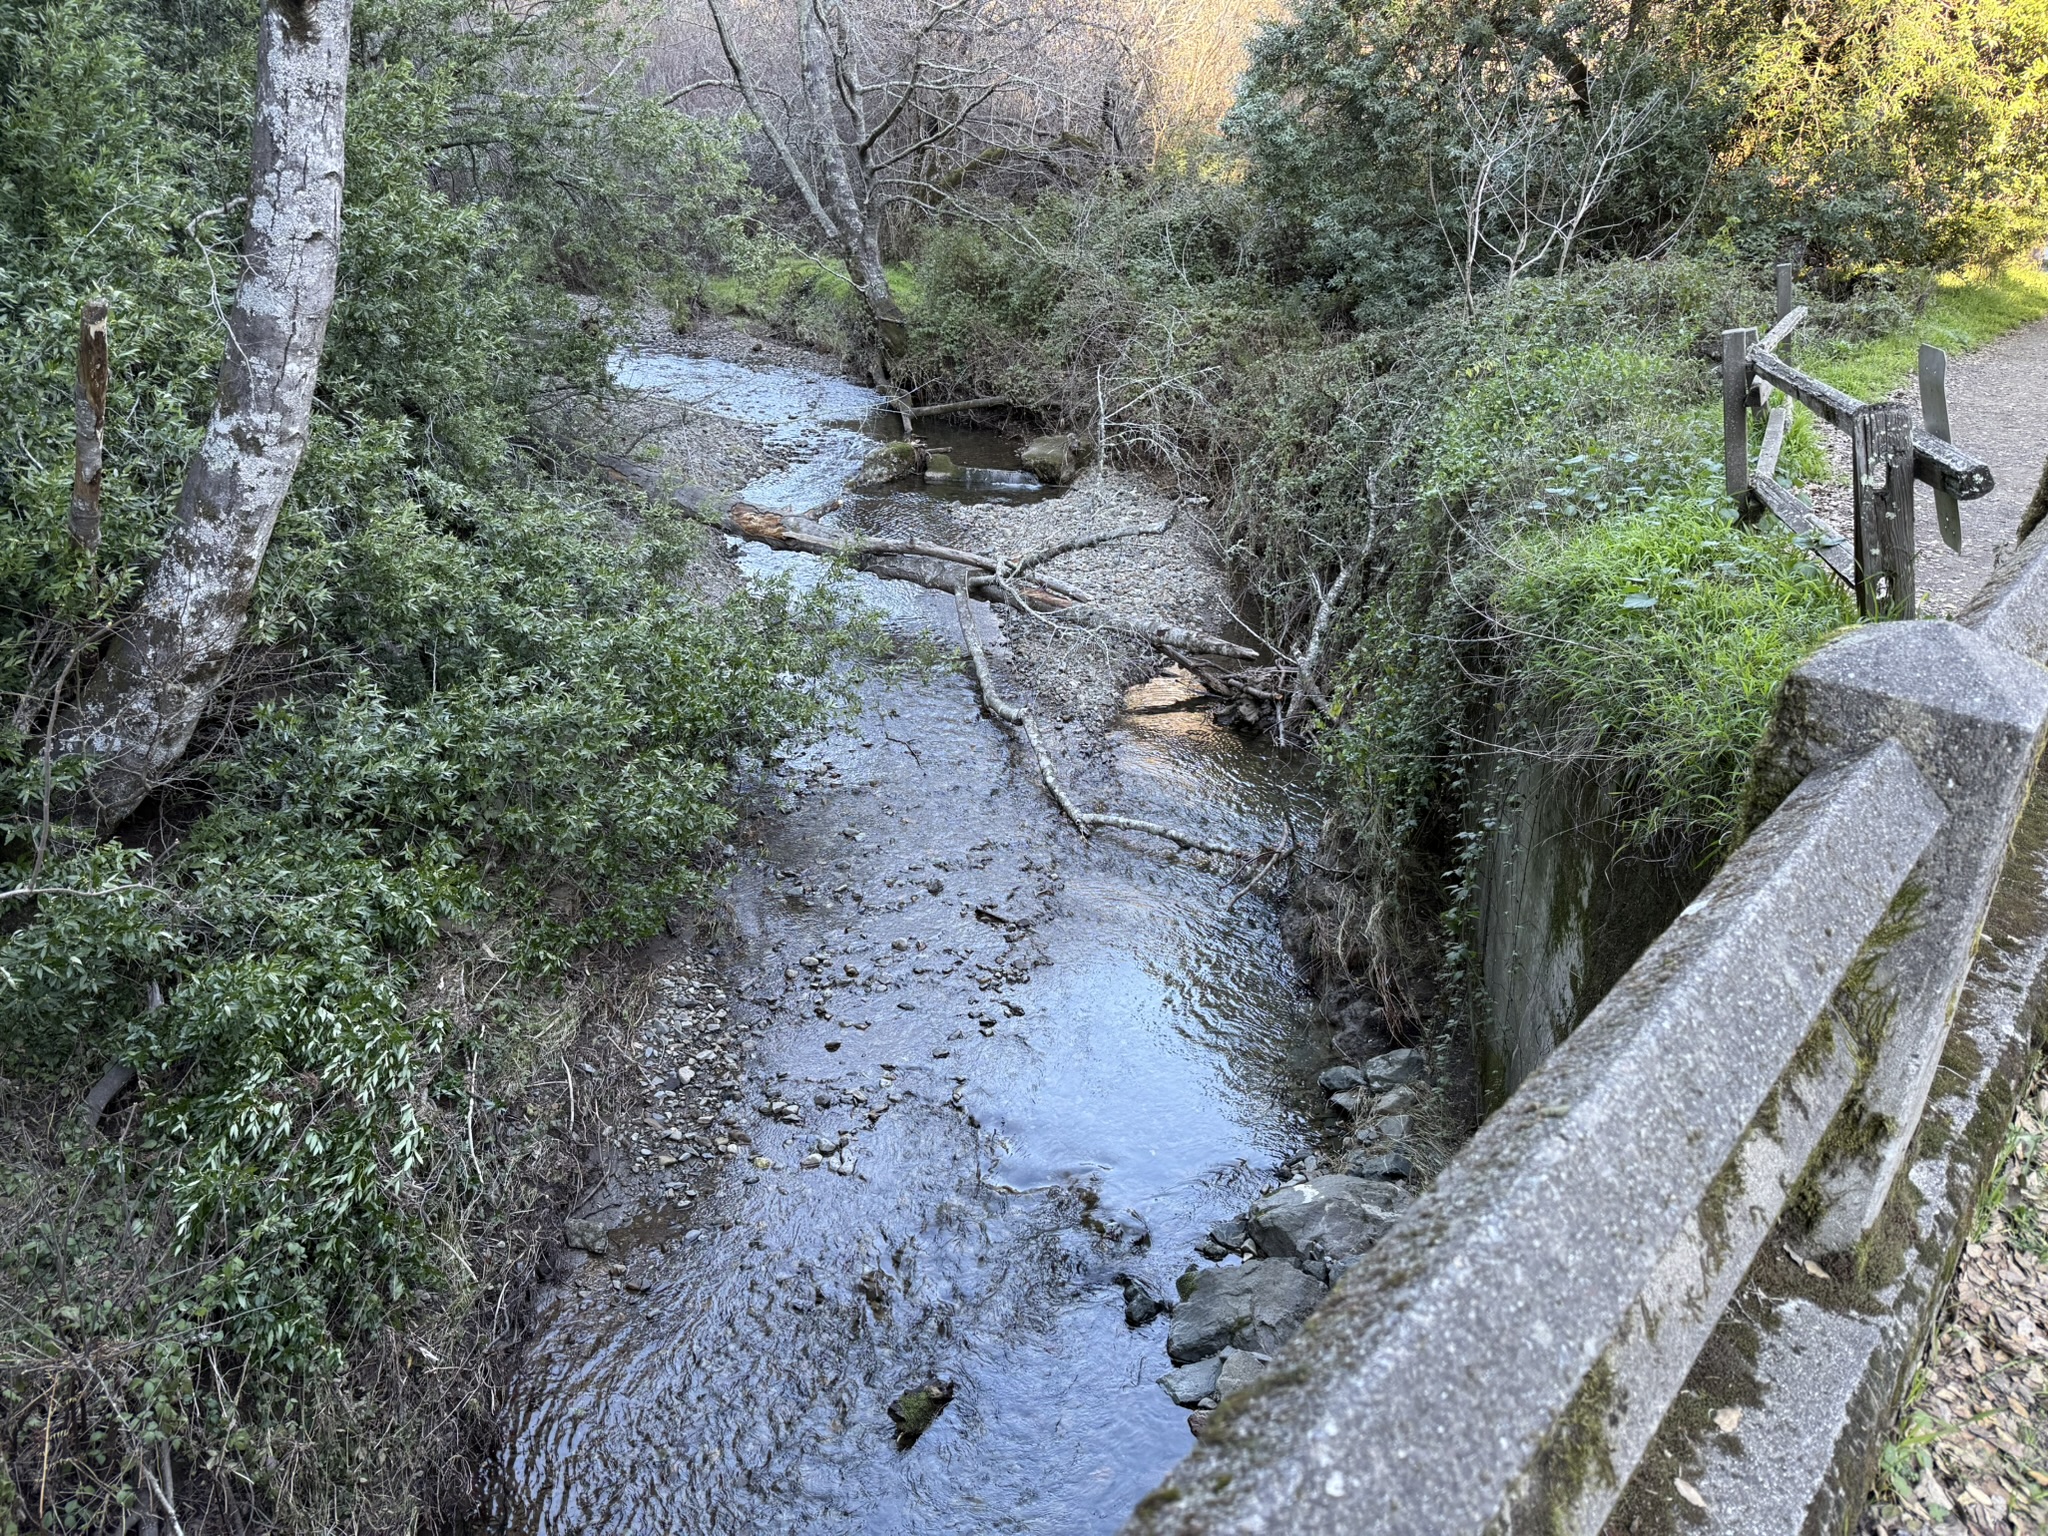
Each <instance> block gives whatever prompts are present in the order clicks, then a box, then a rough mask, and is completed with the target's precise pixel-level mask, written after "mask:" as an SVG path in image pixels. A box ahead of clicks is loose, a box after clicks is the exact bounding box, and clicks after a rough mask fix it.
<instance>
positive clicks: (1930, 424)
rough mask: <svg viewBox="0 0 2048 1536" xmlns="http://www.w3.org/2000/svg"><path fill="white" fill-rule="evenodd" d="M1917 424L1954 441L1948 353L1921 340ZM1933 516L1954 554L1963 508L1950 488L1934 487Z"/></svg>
mask: <svg viewBox="0 0 2048 1536" xmlns="http://www.w3.org/2000/svg"><path fill="white" fill-rule="evenodd" d="M1920 425H1922V426H1923V427H1925V428H1926V429H1927V435H1928V436H1929V437H1938V438H1940V439H1941V440H1942V441H1943V442H1944V443H1948V442H1954V441H1955V439H1954V438H1952V437H1950V436H1949V428H1948V354H1947V353H1946V352H1944V351H1942V350H1941V348H1939V347H1930V346H1928V345H1927V343H1926V342H1924V341H1923V342H1921V343H1920ZM1934 515H1935V518H1936V520H1937V521H1938V522H1939V523H1940V525H1941V542H1942V543H1944V544H1946V545H1947V546H1948V547H1949V548H1950V549H1952V550H1954V551H1955V552H1956V553H1957V554H1959V555H1960V554H1961V553H1962V552H1963V508H1962V504H1961V503H1960V502H1958V501H1957V500H1956V498H1955V493H1954V492H1953V491H1946V490H1943V489H1942V488H1941V487H1940V486H1938V485H1937V486H1935V487H1934Z"/></svg>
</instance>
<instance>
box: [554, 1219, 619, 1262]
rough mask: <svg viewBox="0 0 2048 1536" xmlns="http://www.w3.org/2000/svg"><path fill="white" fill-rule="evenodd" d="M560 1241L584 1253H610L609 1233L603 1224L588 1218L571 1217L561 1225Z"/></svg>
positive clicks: (610, 1240)
mask: <svg viewBox="0 0 2048 1536" xmlns="http://www.w3.org/2000/svg"><path fill="white" fill-rule="evenodd" d="M562 1241H563V1242H564V1243H566V1244H568V1246H569V1247H571V1248H580V1249H582V1250H583V1251H584V1252H585V1253H595V1254H600V1255H602V1254H607V1253H610V1252H611V1251H612V1239H611V1233H610V1232H609V1231H608V1230H606V1228H605V1224H604V1223H603V1222H601V1221H597V1220H594V1219H592V1218H591V1217H588V1216H571V1217H570V1218H569V1219H568V1220H566V1221H564V1222H563V1223H562Z"/></svg>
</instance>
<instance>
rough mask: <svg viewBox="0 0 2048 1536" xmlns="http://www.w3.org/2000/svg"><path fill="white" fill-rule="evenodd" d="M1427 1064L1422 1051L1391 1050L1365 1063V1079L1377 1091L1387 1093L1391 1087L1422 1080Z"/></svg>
mask: <svg viewBox="0 0 2048 1536" xmlns="http://www.w3.org/2000/svg"><path fill="white" fill-rule="evenodd" d="M1425 1066H1426V1063H1425V1062H1424V1061H1423V1059H1422V1052H1420V1051H1417V1050H1402V1051H1389V1052H1387V1054H1386V1055H1384V1056H1375V1057H1373V1059H1372V1060H1371V1061H1368V1062H1367V1063H1366V1064H1365V1080H1366V1081H1367V1082H1368V1083H1370V1084H1372V1087H1373V1090H1374V1091H1375V1092H1377V1093H1385V1092H1386V1091H1387V1090H1388V1089H1389V1088H1399V1087H1401V1086H1403V1085H1404V1084H1407V1083H1419V1082H1421V1081H1422V1076H1423V1069H1424V1067H1425Z"/></svg>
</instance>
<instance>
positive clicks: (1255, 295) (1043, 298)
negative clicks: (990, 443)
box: [904, 175, 1316, 471]
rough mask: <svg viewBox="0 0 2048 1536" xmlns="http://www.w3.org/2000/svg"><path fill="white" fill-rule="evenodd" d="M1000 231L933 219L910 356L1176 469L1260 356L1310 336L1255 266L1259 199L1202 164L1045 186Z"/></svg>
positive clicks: (924, 367)
mask: <svg viewBox="0 0 2048 1536" xmlns="http://www.w3.org/2000/svg"><path fill="white" fill-rule="evenodd" d="M1017 218H1018V221H1019V227H1018V228H1017V229H1016V230H1014V231H1013V232H1012V233H1010V234H1009V235H1008V236H1006V237H1003V238H992V237H991V236H990V235H989V234H988V233H987V232H985V230H984V229H983V228H982V227H981V226H979V225H976V224H966V223H962V224H955V225H949V226H945V227H942V228H940V229H937V230H934V231H932V232H931V233H930V234H929V235H927V237H926V238H925V241H924V243H923V246H922V249H921V251H920V254H919V259H918V263H917V267H916V273H917V303H916V304H915V306H914V307H911V308H910V309H909V310H908V313H909V320H910V330H911V349H910V355H909V357H908V359H907V360H906V362H905V365H904V366H905V369H906V372H907V373H908V375H909V376H910V377H912V378H913V379H918V378H922V379H924V380H927V381H936V380H938V379H944V380H945V385H944V388H945V389H946V390H948V391H952V390H957V391H959V392H961V393H964V394H968V395H999V396H1002V397H1004V398H1005V399H1008V400H1011V401H1013V402H1014V403H1015V404H1016V405H1017V406H1018V407H1020V408H1022V409H1025V410H1029V411H1033V412H1036V413H1038V414H1040V415H1043V416H1046V417H1050V418H1053V419H1056V420H1060V421H1063V422H1075V423H1081V424H1084V425H1085V428H1086V431H1087V432H1088V435H1090V436H1100V437H1102V438H1104V439H1106V441H1107V444H1108V446H1109V447H1110V448H1111V450H1112V451H1114V450H1116V449H1118V448H1124V449H1127V450H1132V451H1136V452H1140V453H1143V454H1145V455H1146V456H1148V457H1151V458H1153V459H1155V460H1158V461H1163V462H1166V463H1169V464H1173V465H1176V466H1177V467H1180V468H1182V469H1183V470H1194V471H1199V470H1202V469H1204V468H1208V467H1211V466H1208V465H1206V464H1205V463H1203V462H1202V461H1203V458H1204V456H1205V455H1206V454H1207V453H1208V452H1209V450H1210V449H1211V448H1212V447H1213V446H1214V445H1216V444H1218V443H1220V442H1221V441H1222V440H1223V438H1224V436H1225V435H1226V433H1227V427H1228V422H1229V420H1230V418H1231V417H1232V416H1233V415H1234V414H1235V413H1237V412H1238V411H1239V410H1241V409H1242V401H1241V399H1240V391H1242V390H1244V389H1245V388H1247V387H1248V386H1252V385H1254V384H1255V375H1256V373H1257V368H1258V362H1259V359H1261V358H1263V357H1265V356H1267V355H1268V354H1270V353H1272V352H1274V351H1276V350H1278V349H1280V348H1283V347H1288V346H1292V345H1300V344H1304V343H1307V342H1309V341H1311V340H1313V339H1314V338H1315V336H1316V333H1315V331H1314V329H1313V327H1312V326H1311V325H1310V323H1309V321H1308V318H1307V316H1306V314H1305V313H1304V312H1303V310H1302V308H1301V306H1300V305H1299V304H1298V303H1296V302H1295V301H1294V300H1293V299H1292V298H1291V297H1290V296H1289V295H1288V294H1287V293H1286V292H1284V291H1283V290H1281V289H1278V288H1276V287H1275V286H1274V285H1273V284H1272V283H1271V282H1270V281H1269V280H1268V279H1267V278H1266V277H1265V276H1264V275H1263V274H1262V273H1261V272H1260V271H1259V269H1258V267H1257V264H1256V262H1255V261H1254V259H1253V256H1252V250H1251V240H1252V236H1253V234H1254V231H1255V230H1256V227H1257V224H1258V220H1259V208H1258V205H1257V203H1256V202H1255V201H1254V200H1252V199H1251V198H1250V197H1248V196H1247V195H1246V194H1245V192H1244V190H1243V188H1242V187H1240V186H1237V185H1235V184H1232V183H1229V182H1224V181H1218V180H1215V179H1212V178H1208V177H1204V176H1198V175H1188V176H1179V175H1165V176H1160V177H1156V178H1151V179H1146V180H1141V181H1138V182H1135V183H1132V184H1127V185H1126V184H1118V183H1114V182H1112V183H1107V184H1104V185H1102V186H1099V187H1097V188H1095V189H1093V190H1091V191H1089V192H1086V193H1076V194H1047V195H1045V196H1044V197H1041V198H1040V199H1038V201H1037V202H1035V203H1034V204H1033V205H1032V206H1031V207H1029V208H1028V209H1024V210H1020V211H1019V213H1018V215H1017Z"/></svg>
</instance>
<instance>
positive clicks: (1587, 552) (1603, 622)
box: [1493, 476, 1855, 846]
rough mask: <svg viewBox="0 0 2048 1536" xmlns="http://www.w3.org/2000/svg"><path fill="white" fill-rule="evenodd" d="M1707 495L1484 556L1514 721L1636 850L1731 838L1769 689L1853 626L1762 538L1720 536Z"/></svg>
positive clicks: (1823, 586) (1551, 531) (1798, 557)
mask: <svg viewBox="0 0 2048 1536" xmlns="http://www.w3.org/2000/svg"><path fill="white" fill-rule="evenodd" d="M1704 479H1705V477H1704V476H1703V477H1702V480H1703V481H1704ZM1724 499H1725V498H1723V497H1721V496H1720V495H1718V494H1717V493H1716V491H1715V489H1714V488H1713V487H1712V486H1711V485H1708V484H1705V483H1700V484H1697V485H1695V486H1693V487H1692V488H1690V489H1689V491H1687V492H1685V493H1681V494H1667V495H1665V496H1663V497H1661V498H1659V499H1657V500H1655V501H1653V502H1651V503H1649V504H1648V505H1646V506H1643V507H1640V508H1637V509H1634V510H1629V511H1624V512H1621V513H1619V514H1617V515H1611V516H1608V517H1604V518H1599V519H1596V520H1592V521H1589V522H1586V523H1584V524H1581V525H1577V526H1573V527H1569V528H1559V527H1555V526H1550V527H1542V528H1535V529H1531V530H1529V531H1527V532H1524V533H1522V534H1520V535H1519V536H1517V537H1515V538H1513V539H1511V540H1510V541H1509V542H1508V543H1507V544H1506V545H1505V546H1504V547H1503V548H1502V550H1501V553H1500V559H1501V564H1502V566H1503V568H1504V574H1503V575H1502V576H1501V577H1500V578H1499V580H1497V581H1496V583H1495V584H1494V589H1493V608H1494V612H1495V614H1496V615H1497V617H1498V618H1499V620H1500V622H1501V624H1502V626H1503V627H1504V629H1505V630H1506V631H1507V632H1508V634H1509V636H1510V637H1511V639H1510V643H1511V645H1512V646H1513V649H1514V653H1515V662H1514V666H1515V674H1516V681H1517V686H1518V688H1519V689H1520V691H1521V695H1522V700H1523V704H1522V708H1521V713H1522V715H1523V717H1524V719H1525V720H1527V721H1529V722H1530V723H1531V724H1532V725H1535V724H1536V722H1542V724H1541V725H1540V726H1537V729H1539V730H1540V732H1541V734H1542V735H1543V736H1544V737H1547V738H1549V740H1548V745H1549V746H1550V747H1551V748H1552V749H1554V750H1556V751H1558V752H1560V753H1563V754H1567V755H1569V756H1571V757H1572V758H1574V759H1576V760H1578V761H1581V762H1583V763H1585V764H1586V765H1588V766H1589V767H1596V768H1599V769H1601V770H1604V771H1605V772H1606V774H1607V776H1608V777H1609V778H1610V781H1611V782H1613V783H1614V784H1615V785H1616V786H1617V788H1620V789H1621V790H1622V791H1623V793H1622V794H1621V795H1620V796H1619V797H1618V800H1617V804H1616V810H1617V814H1618V817H1619V820H1620V821H1621V824H1622V830H1623V833H1624V835H1625V837H1626V838H1627V839H1628V841H1630V842H1632V843H1635V844H1637V845H1639V846H1652V845H1655V844H1657V843H1659V842H1660V841H1662V840H1664V839H1666V838H1667V837H1669V836H1671V835H1673V834H1676V835H1678V837H1679V838H1680V840H1681V841H1684V842H1686V843H1689V844H1694V845H1698V844H1700V843H1703V842H1704V843H1707V844H1712V845H1719V844H1725V843H1726V842H1727V841H1729V840H1730V839H1732V837H1733V836H1734V834H1735V832H1736V830H1737V828H1736V821H1737V816H1738V814H1739V810H1740V803H1741V790H1742V786H1743V785H1744V783H1745V782H1746V781H1747V777H1748V774H1747V768H1748V763H1749V759H1750V756H1751V754H1752V753H1753V751H1754V750H1755V747H1756V743H1757V741H1758V739H1759V738H1760V737H1761V736H1762V734H1763V731H1764V727H1765V725H1766V724H1767V723H1768V721H1769V718H1770V709H1771V700H1772V698H1773V696H1774V695H1775V693H1776V691H1777V687H1778V684H1779V683H1780V682H1781V681H1782V680H1783V679H1784V677H1785V675H1786V674H1787V673H1788V672H1790V671H1791V670H1792V668H1793V667H1795V666H1797V665H1798V664H1799V662H1800V661H1801V660H1802V659H1803V658H1804V657H1805V656H1806V655H1807V654H1808V653H1809V652H1811V651H1812V650H1813V648H1814V647H1815V646H1817V645H1818V644H1819V643H1820V642H1821V641H1822V640H1823V639H1824V638H1825V637H1826V636H1827V635H1828V634H1829V633H1830V632H1832V631H1833V630H1835V629H1837V628H1839V627H1841V626H1842V625H1844V624H1848V623H1851V622H1853V621H1854V619H1855V611H1854V609H1853V607H1852V606H1851V604H1850V602H1849V597H1848V594H1847V593H1846V592H1845V591H1843V590H1842V588H1841V587H1840V586H1839V584H1837V583H1836V582H1835V581H1833V580H1832V578H1830V577H1829V576H1828V574H1827V573H1826V572H1825V571H1824V570H1823V569H1822V567H1821V566H1820V565H1819V564H1818V563H1816V562H1815V561H1813V560H1811V559H1808V558H1807V557H1806V556H1805V554H1804V552H1803V551H1801V550H1800V549H1798V548H1797V547H1796V546H1795V545H1794V544H1793V543H1792V541H1791V540H1790V539H1789V538H1787V537H1785V536H1784V535H1783V534H1782V533H1781V532H1779V531H1777V530H1776V529H1775V528H1774V527H1765V528H1760V529H1757V530H1755V531H1751V530H1747V529H1743V528H1739V527H1734V526H1731V525H1730V523H1729V521H1728V517H1727V513H1726V510H1725V508H1724V506H1723V502H1724Z"/></svg>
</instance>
